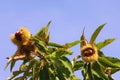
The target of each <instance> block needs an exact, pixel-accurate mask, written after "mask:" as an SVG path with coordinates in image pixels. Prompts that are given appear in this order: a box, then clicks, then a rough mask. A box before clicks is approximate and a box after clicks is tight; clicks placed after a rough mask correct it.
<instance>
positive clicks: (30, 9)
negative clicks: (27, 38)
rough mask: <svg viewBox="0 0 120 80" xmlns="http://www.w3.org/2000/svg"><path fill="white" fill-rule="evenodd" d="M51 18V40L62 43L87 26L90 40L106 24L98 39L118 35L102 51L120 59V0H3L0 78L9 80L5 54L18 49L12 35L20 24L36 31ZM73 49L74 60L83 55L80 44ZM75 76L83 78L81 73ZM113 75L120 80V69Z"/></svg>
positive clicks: (0, 20)
mask: <svg viewBox="0 0 120 80" xmlns="http://www.w3.org/2000/svg"><path fill="white" fill-rule="evenodd" d="M50 20H51V21H52V23H51V26H50V29H49V31H50V40H51V41H54V42H57V43H61V44H64V43H67V42H71V41H74V40H78V39H79V38H80V36H81V33H82V30H83V28H84V27H85V34H86V36H87V38H88V40H89V38H90V36H91V34H92V32H93V31H94V30H95V29H96V28H97V27H98V26H99V25H101V24H103V23H107V25H106V26H105V27H104V29H103V30H102V32H101V33H100V35H99V36H98V38H97V41H96V42H99V41H102V40H104V39H107V38H116V41H115V42H113V43H112V44H110V45H109V46H107V47H105V48H104V49H102V51H103V52H104V53H105V55H107V56H114V57H117V58H120V53H119V50H120V0H0V41H1V43H0V44H1V46H0V54H1V56H0V64H1V65H0V80H6V78H7V77H9V76H10V74H11V73H10V71H9V67H8V68H7V69H6V70H5V71H4V66H5V64H6V62H7V60H6V57H7V56H11V55H12V54H13V53H14V52H15V51H16V46H15V45H13V44H12V43H11V41H10V34H12V33H15V32H16V31H17V30H18V29H19V28H20V27H21V26H26V27H27V28H28V29H29V30H30V31H31V33H32V34H35V33H36V32H37V31H38V30H39V29H40V28H41V27H42V26H44V25H46V24H47V23H48V21H50ZM72 50H73V52H74V55H72V56H71V57H70V59H71V60H72V59H73V57H74V56H76V55H79V54H80V53H79V45H78V46H75V47H74V48H72ZM16 66H17V65H16ZM76 75H77V76H78V77H80V78H81V74H80V72H77V73H76ZM113 77H114V78H115V80H119V79H120V72H117V73H116V74H114V75H113Z"/></svg>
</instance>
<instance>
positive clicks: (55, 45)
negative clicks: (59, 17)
mask: <svg viewBox="0 0 120 80" xmlns="http://www.w3.org/2000/svg"><path fill="white" fill-rule="evenodd" d="M48 46H53V47H58V48H63V45H61V44H57V43H54V42H48Z"/></svg>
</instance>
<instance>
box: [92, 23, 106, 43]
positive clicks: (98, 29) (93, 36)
mask: <svg viewBox="0 0 120 80" xmlns="http://www.w3.org/2000/svg"><path fill="white" fill-rule="evenodd" d="M104 26H105V24H102V25H100V26H99V27H98V28H97V29H96V30H95V31H94V33H93V34H92V36H91V39H90V44H93V43H94V41H95V40H96V38H97V36H98V34H99V33H100V31H101V30H102V28H103V27H104Z"/></svg>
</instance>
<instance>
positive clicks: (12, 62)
mask: <svg viewBox="0 0 120 80" xmlns="http://www.w3.org/2000/svg"><path fill="white" fill-rule="evenodd" d="M15 63H16V61H15V60H12V61H11V65H10V71H12V69H13V67H14V65H15Z"/></svg>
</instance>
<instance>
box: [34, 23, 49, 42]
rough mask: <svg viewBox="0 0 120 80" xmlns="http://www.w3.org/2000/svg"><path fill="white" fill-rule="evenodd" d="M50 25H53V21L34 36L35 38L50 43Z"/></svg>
mask: <svg viewBox="0 0 120 80" xmlns="http://www.w3.org/2000/svg"><path fill="white" fill-rule="evenodd" d="M50 23H51V21H49V22H48V24H47V25H46V26H45V27H42V28H41V29H40V31H39V32H38V33H37V34H35V35H34V37H36V38H38V39H39V40H43V41H45V42H48V41H49V32H48V28H49V25H50Z"/></svg>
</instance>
